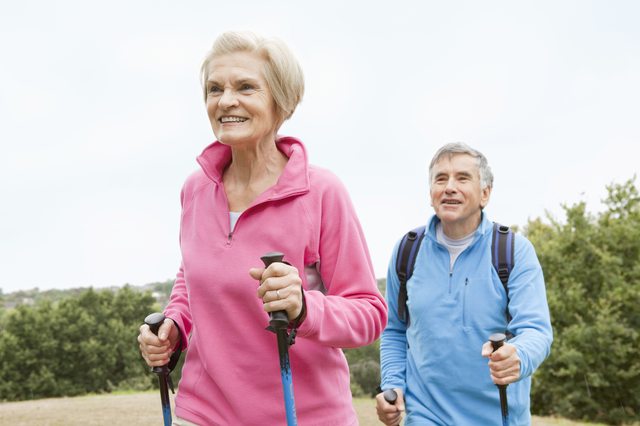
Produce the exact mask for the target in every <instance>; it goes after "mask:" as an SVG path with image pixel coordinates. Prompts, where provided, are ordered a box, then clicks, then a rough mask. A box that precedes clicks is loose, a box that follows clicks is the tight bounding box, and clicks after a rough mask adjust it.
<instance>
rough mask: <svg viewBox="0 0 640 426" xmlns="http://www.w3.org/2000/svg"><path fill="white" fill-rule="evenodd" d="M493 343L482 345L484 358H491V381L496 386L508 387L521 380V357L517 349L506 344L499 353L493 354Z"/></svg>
mask: <svg viewBox="0 0 640 426" xmlns="http://www.w3.org/2000/svg"><path fill="white" fill-rule="evenodd" d="M492 351H493V347H492V346H491V342H486V343H485V344H484V345H482V356H483V357H485V358H489V371H490V372H491V380H493V383H495V384H496V385H508V384H510V383H513V382H515V381H517V380H518V379H519V378H520V357H519V356H518V352H517V351H516V347H515V346H513V345H510V344H509V343H505V344H504V345H502V347H501V348H499V349H498V350H497V351H495V352H492Z"/></svg>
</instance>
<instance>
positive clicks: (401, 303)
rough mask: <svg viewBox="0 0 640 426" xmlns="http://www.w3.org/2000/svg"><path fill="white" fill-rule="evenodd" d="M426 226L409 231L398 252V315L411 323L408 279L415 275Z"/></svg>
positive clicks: (403, 238)
mask: <svg viewBox="0 0 640 426" xmlns="http://www.w3.org/2000/svg"><path fill="white" fill-rule="evenodd" d="M425 230H426V226H420V227H418V228H416V229H413V230H411V231H409V232H407V233H406V234H405V235H404V237H402V241H400V246H399V247H398V253H397V255H396V274H397V275H398V280H399V281H400V288H398V316H399V317H400V319H401V320H403V321H405V322H406V323H407V325H409V311H408V310H407V300H408V298H409V294H408V293H407V281H409V278H411V275H413V267H414V265H415V263H416V257H418V250H419V249H420V243H421V242H422V239H423V238H424V233H425Z"/></svg>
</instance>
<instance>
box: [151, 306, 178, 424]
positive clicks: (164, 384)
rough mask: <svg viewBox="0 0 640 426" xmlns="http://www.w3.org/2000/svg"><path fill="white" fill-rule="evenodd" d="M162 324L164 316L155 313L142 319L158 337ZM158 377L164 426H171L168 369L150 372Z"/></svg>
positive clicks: (164, 367) (155, 368) (159, 368)
mask: <svg viewBox="0 0 640 426" xmlns="http://www.w3.org/2000/svg"><path fill="white" fill-rule="evenodd" d="M163 322H164V314H162V313H160V312H156V313H153V314H149V315H147V317H146V318H145V319H144V323H145V324H147V325H148V326H149V329H151V332H152V333H153V334H155V335H156V336H157V335H158V329H159V328H160V326H161V325H162V323H163ZM151 371H153V372H154V373H156V374H157V375H158V382H159V384H160V401H161V402H162V417H163V418H164V426H171V424H172V421H171V403H170V402H169V389H168V379H167V378H168V376H169V367H167V365H163V366H162V367H153V368H152V370H151Z"/></svg>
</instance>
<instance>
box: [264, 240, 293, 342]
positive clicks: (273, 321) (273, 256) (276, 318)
mask: <svg viewBox="0 0 640 426" xmlns="http://www.w3.org/2000/svg"><path fill="white" fill-rule="evenodd" d="M260 259H261V260H262V263H264V267H265V268H267V267H269V265H271V264H272V263H275V262H282V259H284V254H282V253H280V252H277V251H272V252H269V253H266V254H264V255H263V256H260ZM269 325H271V327H273V328H274V329H275V330H282V329H286V328H287V326H288V325H289V316H288V315H287V312H286V311H275V312H270V313H269Z"/></svg>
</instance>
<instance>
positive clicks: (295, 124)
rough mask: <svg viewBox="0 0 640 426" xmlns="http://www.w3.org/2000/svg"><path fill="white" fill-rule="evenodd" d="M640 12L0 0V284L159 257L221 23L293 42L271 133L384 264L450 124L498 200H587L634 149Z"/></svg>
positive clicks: (413, 216) (170, 232)
mask: <svg viewBox="0 0 640 426" xmlns="http://www.w3.org/2000/svg"><path fill="white" fill-rule="evenodd" d="M638 22H640V2H636V1H604V0H602V1H535V2H533V1H528V2H514V1H483V2H478V1H456V2H444V1H412V2H409V1H393V2H391V1H378V2H372V1H344V0H342V1H333V0H332V1H321V2H305V1H285V0H278V1H266V0H259V1H226V2H222V1H211V0H210V1H186V2H170V1H158V0H154V1H144V0H136V1H120V0H115V1H109V2H97V1H28V0H26V1H20V2H18V1H12V2H9V1H5V0H2V7H1V8H0V52H1V55H0V61H1V62H0V63H1V65H0V144H1V147H2V149H1V151H0V152H1V154H0V265H1V270H2V275H0V288H1V289H2V290H3V291H4V293H8V292H11V291H15V290H18V289H29V288H33V287H38V288H40V289H41V290H43V289H49V288H70V287H80V286H94V287H102V286H111V285H116V286H120V285H123V284H125V283H131V284H135V285H140V284H144V283H148V282H152V281H164V280H166V279H169V278H172V277H173V276H174V275H175V272H176V271H177V268H178V266H179V262H180V252H179V247H178V226H179V215H180V203H179V192H180V188H181V186H182V183H183V181H184V179H185V178H186V176H187V175H188V174H189V173H191V172H192V171H193V170H195V168H196V167H198V166H197V164H196V162H195V157H196V156H197V155H198V154H199V153H200V152H201V150H202V149H203V148H204V147H205V146H206V145H208V144H209V143H211V142H212V141H213V134H212V132H211V128H210V125H209V122H208V119H207V117H206V113H205V109H204V105H203V101H202V98H201V92H200V87H199V81H198V70H199V66H200V62H201V60H202V58H203V56H204V54H205V53H206V51H207V49H208V48H209V47H210V45H211V43H212V42H213V40H214V38H215V37H216V36H217V35H218V34H219V33H220V32H222V31H224V30H228V29H241V30H253V31H255V32H258V33H261V34H266V35H273V36H277V37H279V38H281V39H283V40H284V41H285V42H286V43H287V44H288V45H289V46H290V47H291V49H292V50H293V51H294V53H295V54H296V56H297V57H298V59H299V60H300V62H301V64H302V67H303V70H304V72H305V77H306V85H307V88H306V94H305V98H304V100H303V102H302V104H301V105H300V107H299V108H298V110H297V111H296V113H295V115H294V116H293V118H292V119H291V120H290V121H289V122H287V123H285V125H284V126H283V127H282V129H281V133H282V134H288V135H293V136H297V137H299V138H301V139H302V140H303V141H304V142H305V143H306V145H307V148H308V151H309V153H310V158H311V162H312V163H314V164H317V165H320V166H323V167H326V168H329V169H330V170H332V171H333V172H335V173H336V174H337V175H338V176H339V177H340V178H341V179H342V181H343V182H344V183H345V185H346V186H347V188H348V190H349V192H350V194H351V197H352V199H353V202H354V204H355V206H356V209H357V212H358V214H359V217H360V220H361V222H362V225H363V228H364V230H365V233H366V236H367V240H368V243H369V248H370V251H371V255H372V259H373V262H374V267H375V271H376V274H377V275H378V276H379V277H382V276H384V274H385V273H386V266H387V262H388V259H389V256H390V254H391V249H392V247H393V244H394V243H395V241H396V240H397V239H398V238H399V237H400V236H401V235H402V234H403V233H404V232H405V231H406V230H408V229H410V228H412V227H414V226H417V225H419V224H422V223H424V222H426V221H427V219H428V217H429V215H430V214H431V209H430V207H429V202H428V188H427V173H426V171H427V164H428V162H429V160H430V159H431V157H432V155H433V154H434V152H435V151H436V149H437V148H438V147H440V146H441V145H443V144H445V143H447V142H453V141H464V142H466V143H468V144H470V145H471V146H473V147H475V148H477V149H479V150H480V151H482V152H483V153H484V154H485V155H486V156H487V157H488V158H489V162H490V164H491V166H492V168H493V171H494V174H495V186H494V191H493V194H492V199H491V202H490V204H489V207H488V208H487V212H488V214H489V215H490V217H491V218H492V219H493V220H496V221H499V222H501V223H505V224H517V225H525V224H526V223H527V220H528V219H533V218H536V217H541V216H544V215H545V211H549V212H551V214H553V215H554V216H555V217H556V218H559V219H561V218H563V214H562V209H561V207H560V206H561V204H562V203H574V202H577V201H580V200H584V201H586V202H587V203H588V209H589V210H591V211H593V212H596V211H598V210H599V209H601V204H600V200H601V199H603V198H604V196H605V195H606V191H605V186H606V185H608V184H610V183H612V182H617V183H621V182H623V181H625V180H627V179H629V178H632V177H633V176H634V174H636V173H638V170H639V166H638V164H639V162H640V155H639V154H640V148H639V146H638V145H639V142H640V118H639V117H640V108H639V102H640V25H638Z"/></svg>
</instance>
